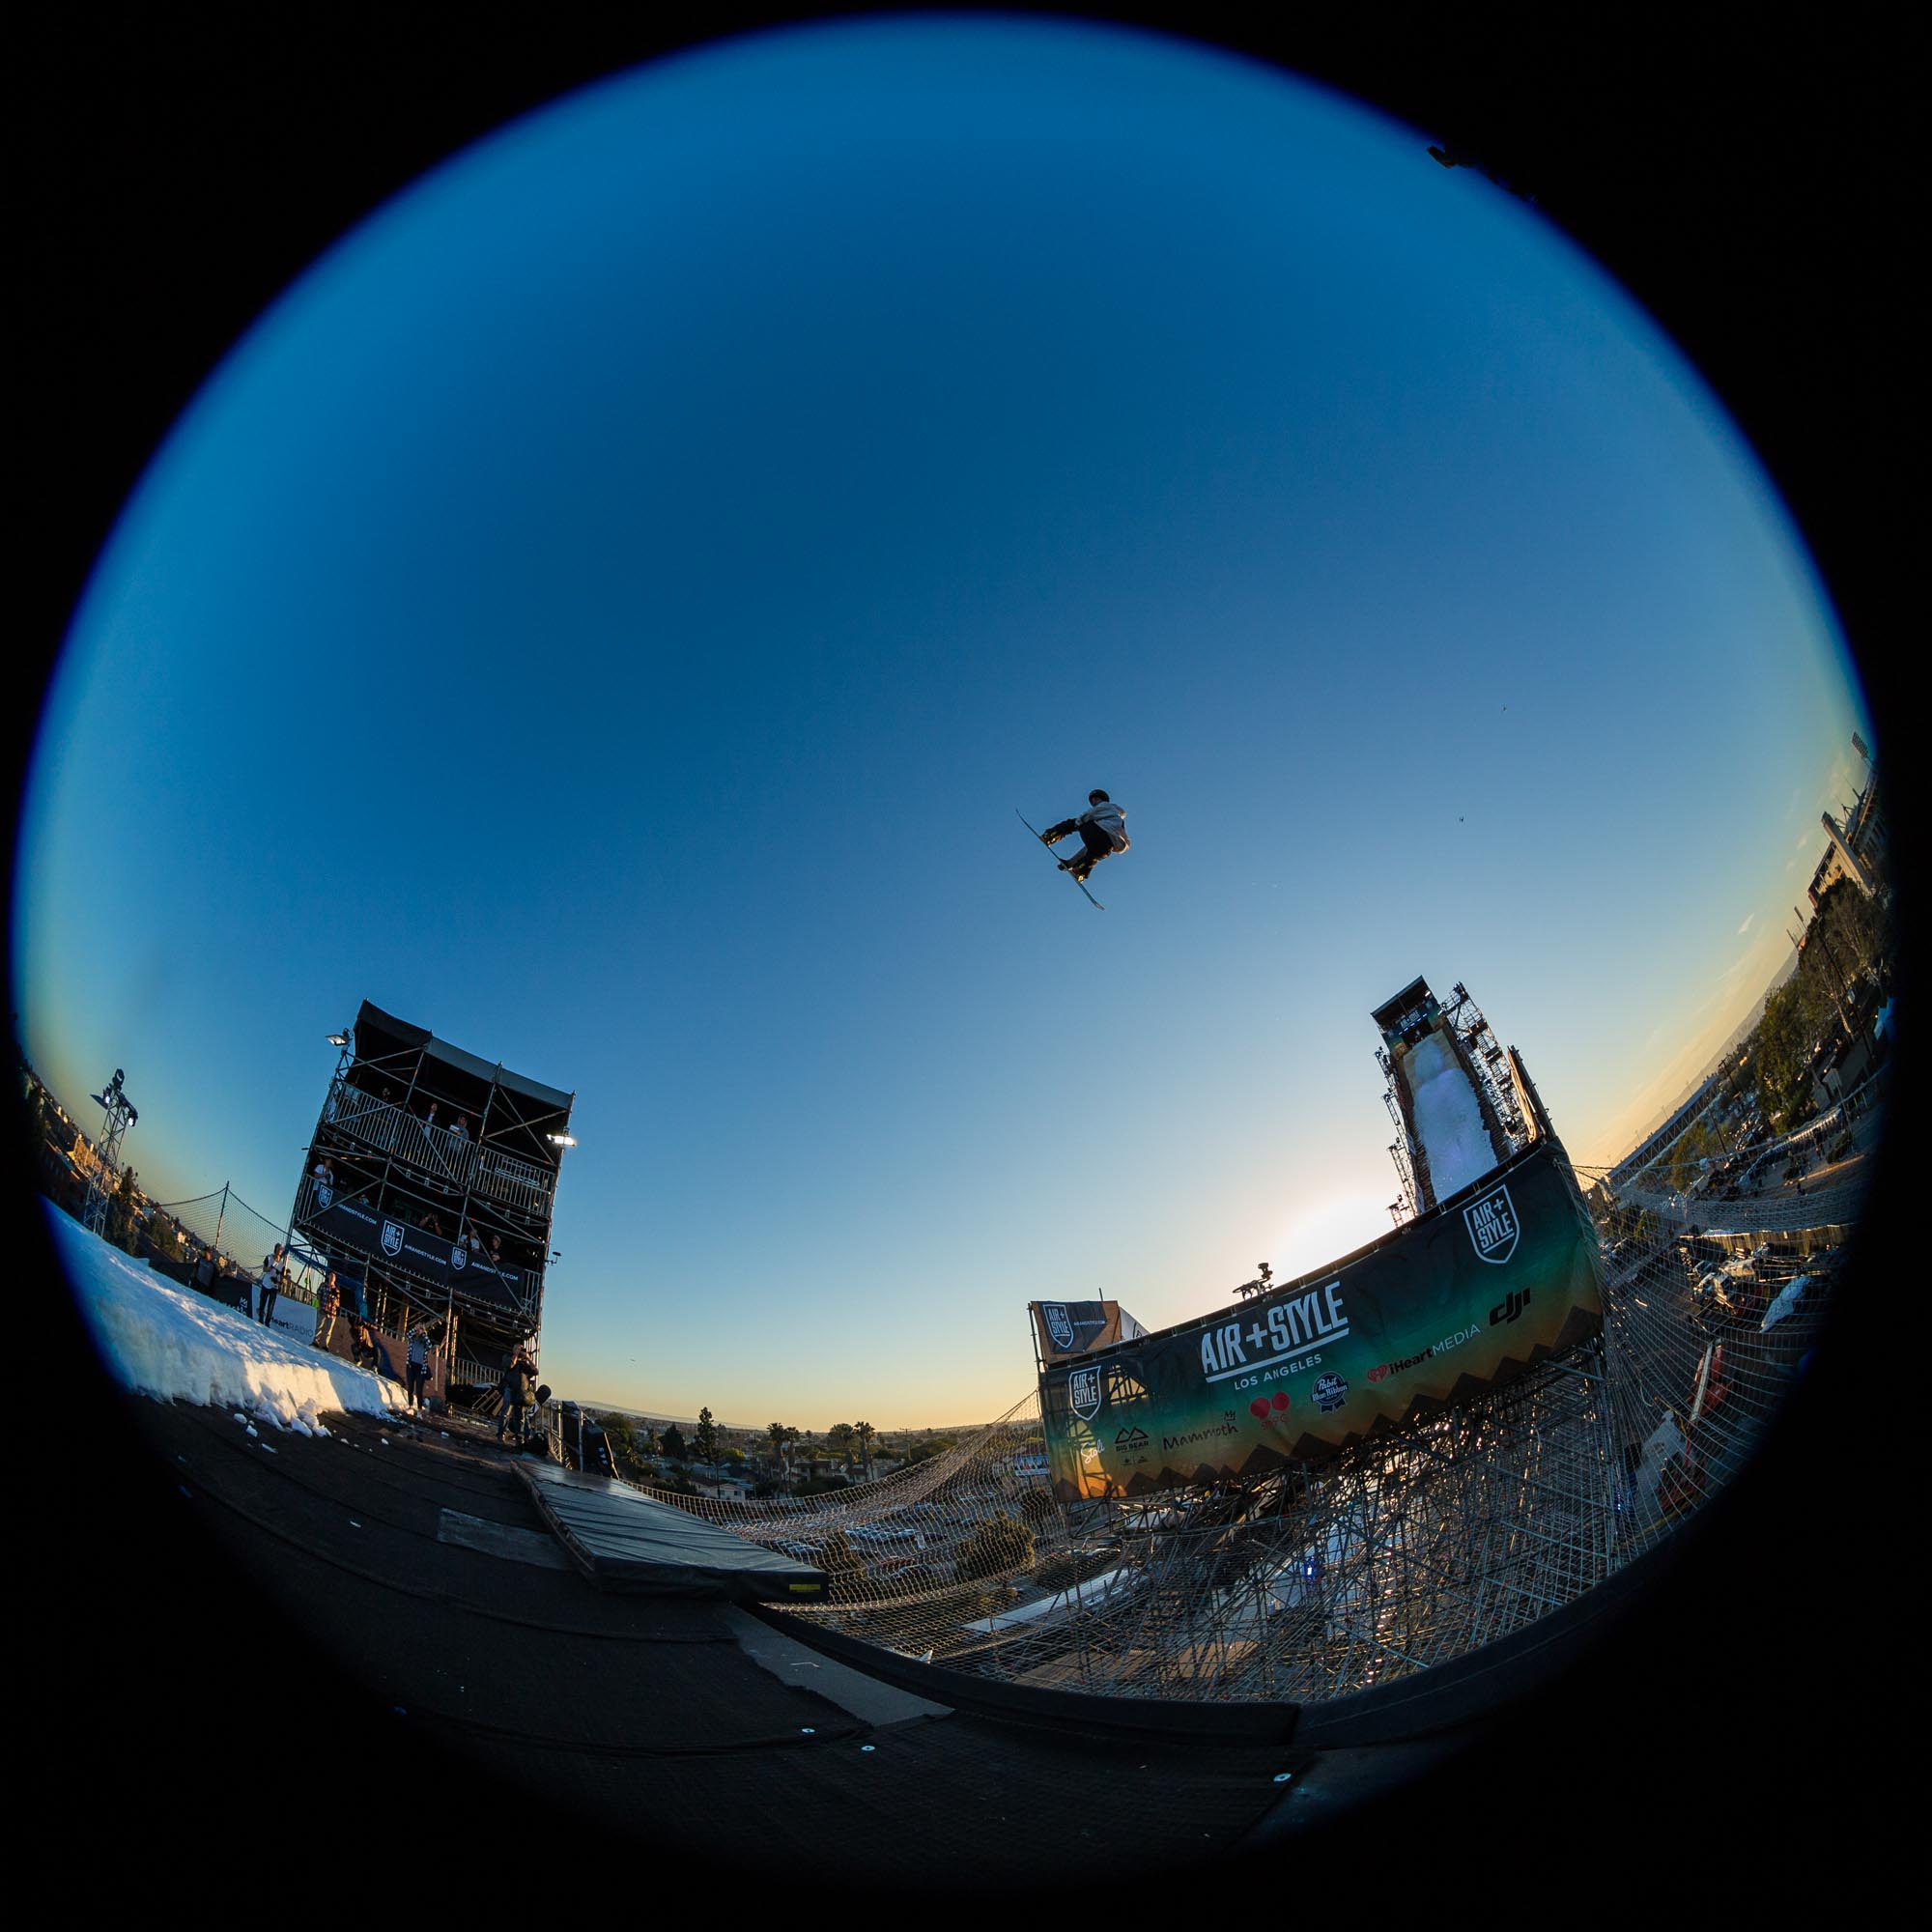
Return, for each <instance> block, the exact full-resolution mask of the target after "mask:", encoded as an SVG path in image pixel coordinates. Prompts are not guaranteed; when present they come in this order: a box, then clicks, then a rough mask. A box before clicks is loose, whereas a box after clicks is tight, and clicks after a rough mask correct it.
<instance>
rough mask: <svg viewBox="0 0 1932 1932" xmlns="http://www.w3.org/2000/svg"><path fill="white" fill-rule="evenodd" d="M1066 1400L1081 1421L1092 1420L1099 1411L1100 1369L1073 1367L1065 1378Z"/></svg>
mask: <svg viewBox="0 0 1932 1932" xmlns="http://www.w3.org/2000/svg"><path fill="white" fill-rule="evenodd" d="M1066 1401H1067V1405H1068V1406H1069V1407H1071V1409H1072V1410H1073V1413H1074V1414H1075V1415H1077V1416H1078V1417H1079V1418H1080V1420H1081V1421H1082V1422H1092V1421H1093V1419H1094V1417H1095V1416H1096V1415H1098V1414H1099V1412H1100V1371H1099V1370H1098V1369H1096V1368H1085V1369H1075V1370H1074V1371H1073V1373H1072V1374H1071V1375H1070V1376H1068V1377H1067V1378H1066Z"/></svg>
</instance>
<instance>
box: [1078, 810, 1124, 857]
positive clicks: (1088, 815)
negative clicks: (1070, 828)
mask: <svg viewBox="0 0 1932 1932" xmlns="http://www.w3.org/2000/svg"><path fill="white" fill-rule="evenodd" d="M1073 822H1074V824H1075V825H1097V826H1098V827H1099V828H1100V830H1101V831H1102V832H1104V833H1105V834H1106V835H1107V837H1108V838H1111V839H1112V840H1113V841H1114V850H1115V851H1116V852H1124V851H1125V850H1126V849H1127V813H1126V809H1125V808H1124V807H1123V806H1121V805H1117V804H1116V803H1115V802H1114V800H1112V799H1111V798H1110V799H1108V800H1106V801H1105V802H1104V803H1103V804H1100V805H1090V806H1089V807H1088V808H1087V810H1085V811H1083V812H1082V813H1081V814H1080V816H1079V817H1078V818H1076V819H1075V820H1074V821H1073Z"/></svg>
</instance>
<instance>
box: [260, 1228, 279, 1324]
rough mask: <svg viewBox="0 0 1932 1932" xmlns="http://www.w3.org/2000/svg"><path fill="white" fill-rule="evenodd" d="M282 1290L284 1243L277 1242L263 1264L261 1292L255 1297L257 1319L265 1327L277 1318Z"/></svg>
mask: <svg viewBox="0 0 1932 1932" xmlns="http://www.w3.org/2000/svg"><path fill="white" fill-rule="evenodd" d="M281 1292H282V1244H281V1242H279V1241H277V1242H276V1243H275V1247H274V1252H273V1253H272V1254H271V1255H270V1257H269V1258H268V1260H267V1261H265V1262H264V1263H263V1264H262V1285H261V1293H259V1294H258V1295H257V1296H256V1297H255V1320H256V1321H259V1322H260V1323H261V1324H262V1326H263V1327H265V1328H268V1327H271V1326H273V1324H274V1320H275V1299H276V1297H277V1296H278V1295H279V1294H280V1293H281Z"/></svg>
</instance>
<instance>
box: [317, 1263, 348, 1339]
mask: <svg viewBox="0 0 1932 1932" xmlns="http://www.w3.org/2000/svg"><path fill="white" fill-rule="evenodd" d="M341 1313H342V1291H341V1289H340V1288H338V1287H337V1286H336V1283H335V1270H334V1269H333V1268H330V1269H329V1271H328V1279H327V1281H326V1282H324V1283H323V1287H322V1300H321V1302H320V1304H319V1305H318V1307H317V1309H316V1323H315V1346H316V1347H317V1348H318V1349H327V1347H328V1345H329V1344H330V1343H331V1342H332V1341H334V1339H335V1319H336V1317H337V1316H338V1315H340V1314H341Z"/></svg>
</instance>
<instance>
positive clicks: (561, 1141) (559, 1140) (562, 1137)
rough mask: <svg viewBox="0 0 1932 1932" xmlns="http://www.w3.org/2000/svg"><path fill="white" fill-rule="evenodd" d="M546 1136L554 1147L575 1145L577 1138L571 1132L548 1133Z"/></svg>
mask: <svg viewBox="0 0 1932 1932" xmlns="http://www.w3.org/2000/svg"><path fill="white" fill-rule="evenodd" d="M545 1138H546V1139H547V1140H548V1141H549V1142H550V1144H551V1146H552V1147H575V1146H576V1145H577V1142H576V1140H575V1139H574V1138H573V1137H572V1136H571V1135H569V1134H548V1135H546V1136H545Z"/></svg>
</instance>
